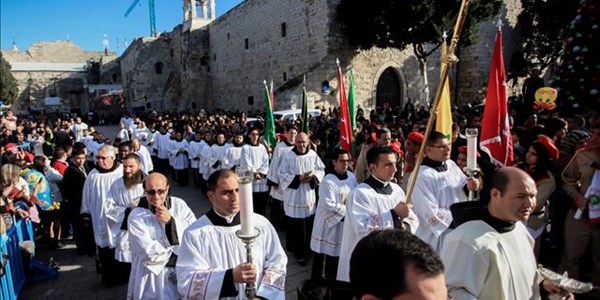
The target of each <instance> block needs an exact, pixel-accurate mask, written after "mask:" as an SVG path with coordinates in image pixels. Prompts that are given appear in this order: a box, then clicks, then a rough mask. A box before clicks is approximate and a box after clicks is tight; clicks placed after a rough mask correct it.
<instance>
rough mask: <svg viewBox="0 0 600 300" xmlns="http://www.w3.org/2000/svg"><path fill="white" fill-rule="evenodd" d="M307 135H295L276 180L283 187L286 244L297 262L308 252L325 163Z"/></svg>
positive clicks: (300, 261)
mask: <svg viewBox="0 0 600 300" xmlns="http://www.w3.org/2000/svg"><path fill="white" fill-rule="evenodd" d="M309 143H310V141H309V139H308V135H307V134H306V133H304V132H301V133H299V134H298V135H297V136H296V141H295V143H294V144H295V146H294V148H293V149H292V150H291V151H290V152H288V153H287V154H286V155H285V157H284V158H283V160H282V161H281V165H279V184H280V185H281V188H282V189H283V209H284V211H285V225H286V247H287V250H288V251H290V252H292V253H294V257H295V258H296V259H297V260H298V263H299V264H301V265H302V264H306V262H307V258H308V256H309V255H310V235H311V233H312V226H313V222H314V215H315V212H316V210H317V196H316V193H315V189H316V188H317V187H318V184H319V182H321V180H322V179H323V176H325V165H324V164H323V162H322V161H321V159H320V158H319V156H318V155H317V153H316V152H315V151H313V150H311V149H310V148H309V147H308V146H309Z"/></svg>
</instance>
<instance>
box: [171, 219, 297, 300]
mask: <svg viewBox="0 0 600 300" xmlns="http://www.w3.org/2000/svg"><path fill="white" fill-rule="evenodd" d="M209 214H210V212H209ZM234 219H235V218H234ZM253 219H254V225H255V228H257V229H258V230H259V232H260V235H259V236H258V237H257V238H256V240H255V241H254V243H253V244H252V256H253V258H254V260H253V264H254V265H255V266H256V294H257V296H260V297H264V298H265V299H270V300H283V299H285V286H284V284H285V277H286V265H287V256H286V254H285V251H284V250H283V248H282V247H281V243H280V242H279V237H278V236H277V232H276V231H275V229H274V228H273V225H271V223H269V221H268V220H267V219H266V218H265V217H263V216H261V215H258V214H254V215H253ZM234 224H235V223H232V225H234ZM240 229H241V226H240V225H239V224H238V225H234V226H216V225H215V224H214V223H213V222H212V221H211V219H210V218H209V217H207V216H206V215H205V216H203V217H202V218H200V219H198V221H196V222H195V223H194V224H192V225H191V226H190V227H189V228H188V229H187V230H186V231H185V233H184V235H183V240H182V242H181V248H180V251H179V259H178V261H177V286H178V288H179V292H180V293H181V294H182V295H183V297H184V299H200V300H203V299H206V300H212V299H223V298H219V295H220V292H221V288H222V286H223V283H224V278H225V274H226V272H227V270H229V269H233V268H235V267H236V266H237V265H239V264H241V263H243V262H246V248H245V245H244V243H243V242H242V240H241V239H240V238H238V237H237V236H236V235H235V232H236V231H238V230H240ZM235 287H236V289H237V291H238V294H237V297H229V298H226V299H247V298H246V296H245V294H244V289H245V284H235Z"/></svg>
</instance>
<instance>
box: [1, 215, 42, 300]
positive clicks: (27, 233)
mask: <svg viewBox="0 0 600 300" xmlns="http://www.w3.org/2000/svg"><path fill="white" fill-rule="evenodd" d="M33 239H34V236H33V226H32V224H31V221H29V220H21V219H20V220H18V221H16V222H15V223H14V226H12V227H11V228H10V229H9V230H8V231H6V233H4V234H2V235H0V252H1V254H0V263H1V265H2V266H3V267H2V269H3V270H4V274H3V275H1V277H0V288H1V290H0V299H2V300H4V299H6V300H9V299H10V300H13V299H17V296H18V295H19V292H20V291H21V288H23V285H24V284H25V279H26V276H25V267H24V266H23V259H22V257H21V248H20V247H19V243H21V242H22V241H28V240H33Z"/></svg>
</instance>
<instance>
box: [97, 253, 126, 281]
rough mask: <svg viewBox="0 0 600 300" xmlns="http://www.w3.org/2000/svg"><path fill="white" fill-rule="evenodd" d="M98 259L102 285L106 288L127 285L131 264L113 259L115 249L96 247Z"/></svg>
mask: <svg viewBox="0 0 600 300" xmlns="http://www.w3.org/2000/svg"><path fill="white" fill-rule="evenodd" d="M98 258H99V259H100V266H101V268H102V284H103V285H104V286H106V287H113V286H117V285H123V284H127V283H128V282H129V273H130V272H131V264H130V263H123V262H120V261H118V260H116V259H115V248H109V247H105V248H102V247H98Z"/></svg>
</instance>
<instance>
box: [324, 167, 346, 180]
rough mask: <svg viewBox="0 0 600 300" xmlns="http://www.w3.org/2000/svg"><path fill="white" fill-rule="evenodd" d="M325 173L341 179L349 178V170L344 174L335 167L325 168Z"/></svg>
mask: <svg viewBox="0 0 600 300" xmlns="http://www.w3.org/2000/svg"><path fill="white" fill-rule="evenodd" d="M325 173H326V174H333V175H335V177H337V179H339V180H346V179H348V171H346V172H344V173H343V174H340V173H338V172H336V171H335V169H334V168H327V169H326V170H325Z"/></svg>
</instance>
